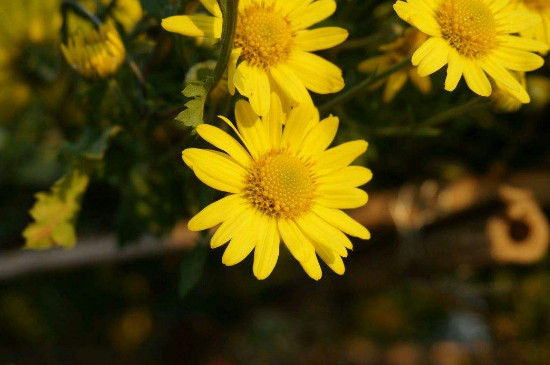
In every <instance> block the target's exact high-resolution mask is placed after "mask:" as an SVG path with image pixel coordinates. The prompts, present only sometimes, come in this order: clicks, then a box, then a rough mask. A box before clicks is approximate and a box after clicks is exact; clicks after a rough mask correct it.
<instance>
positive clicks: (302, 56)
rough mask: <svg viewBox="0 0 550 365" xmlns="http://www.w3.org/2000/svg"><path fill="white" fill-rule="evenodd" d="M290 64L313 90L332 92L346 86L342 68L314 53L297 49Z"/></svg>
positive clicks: (303, 81) (295, 72)
mask: <svg viewBox="0 0 550 365" xmlns="http://www.w3.org/2000/svg"><path fill="white" fill-rule="evenodd" d="M288 65H289V66H290V68H291V69H292V71H293V72H294V74H295V75H296V76H297V77H298V78H299V79H300V80H301V81H302V83H303V84H304V86H305V87H306V88H308V89H309V90H311V91H313V92H316V93H318V94H330V93H335V92H338V91H340V90H342V89H343V88H344V79H343V77H342V70H341V69H340V68H338V66H336V65H334V64H333V63H331V62H329V61H327V60H325V59H324V58H322V57H319V56H317V55H315V54H313V53H309V52H304V51H299V50H295V51H294V52H292V54H291V55H290V58H289V60H288Z"/></svg>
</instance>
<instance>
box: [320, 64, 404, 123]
mask: <svg viewBox="0 0 550 365" xmlns="http://www.w3.org/2000/svg"><path fill="white" fill-rule="evenodd" d="M410 63H411V58H410V57H408V58H405V59H404V60H402V61H399V62H398V63H396V64H394V65H392V66H391V67H390V68H388V69H386V70H384V71H382V72H380V73H379V74H371V75H369V77H368V78H367V79H365V80H363V81H361V82H360V83H358V84H357V85H355V86H352V87H350V88H349V89H347V90H344V91H343V92H342V93H341V94H339V95H337V96H336V97H335V98H333V99H332V100H329V101H328V102H326V103H325V104H323V105H321V107H320V108H319V111H320V112H321V113H326V112H328V111H330V110H332V108H334V107H335V106H336V105H339V104H342V103H345V102H347V101H349V100H351V99H353V98H354V97H355V96H356V95H357V94H359V93H361V92H364V91H365V90H366V89H367V88H368V87H370V86H372V85H373V84H374V83H376V82H378V81H380V80H382V79H384V78H386V77H388V76H389V75H391V74H393V73H394V72H396V71H399V70H401V69H402V68H404V67H406V66H408V65H410Z"/></svg>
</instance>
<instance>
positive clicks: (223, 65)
mask: <svg viewBox="0 0 550 365" xmlns="http://www.w3.org/2000/svg"><path fill="white" fill-rule="evenodd" d="M219 2H220V3H221V4H220V8H221V10H222V15H223V26H222V37H221V44H222V48H221V50H220V56H219V58H218V63H216V67H215V68H214V71H213V72H212V81H211V83H210V85H209V88H208V92H210V91H211V90H212V89H214V86H216V84H217V83H218V82H219V81H220V80H221V79H222V77H223V75H224V73H225V71H226V70H227V66H228V64H229V59H230V58H231V52H232V51H233V44H234V43H235V34H236V32H237V18H238V15H239V0H225V1H223V0H221V1H219Z"/></svg>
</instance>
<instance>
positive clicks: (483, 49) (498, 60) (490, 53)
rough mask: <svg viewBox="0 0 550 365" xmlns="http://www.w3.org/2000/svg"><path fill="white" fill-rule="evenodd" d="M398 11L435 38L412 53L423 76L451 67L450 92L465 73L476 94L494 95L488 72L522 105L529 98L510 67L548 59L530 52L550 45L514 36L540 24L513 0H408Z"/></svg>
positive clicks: (532, 65)
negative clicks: (512, 1)
mask: <svg viewBox="0 0 550 365" xmlns="http://www.w3.org/2000/svg"><path fill="white" fill-rule="evenodd" d="M394 9H395V11H396V12H397V14H398V15H399V16H400V17H401V18H402V19H403V20H405V21H406V22H408V23H409V24H411V25H413V26H414V27H416V28H418V29H419V30H421V31H422V32H424V33H426V34H427V35H428V36H430V37H429V38H428V40H427V41H426V42H424V43H423V44H422V46H420V48H418V50H417V51H416V52H415V53H414V55H413V57H412V63H413V65H415V66H418V74H419V75H420V76H427V75H430V74H432V73H434V72H436V71H437V70H439V69H440V68H442V67H443V66H445V65H448V67H447V79H446V80H445V90H448V91H452V90H454V89H455V88H456V86H457V84H458V82H459V81H460V79H461V78H462V75H464V79H465V80H466V83H467V84H468V87H469V88H470V89H471V90H472V91H473V92H475V93H476V94H479V95H481V96H489V95H491V91H492V86H491V82H490V81H489V79H488V78H487V75H489V76H490V77H491V78H492V79H493V80H495V81H496V82H499V83H500V84H501V85H502V87H503V88H505V89H506V90H507V91H509V92H510V93H511V94H512V95H514V96H515V97H516V98H517V99H518V100H520V101H521V102H522V103H528V102H529V100H530V99H529V95H528V94H527V92H526V91H525V88H524V87H523V86H521V84H520V83H519V82H518V81H517V80H516V79H515V78H514V77H513V76H512V75H511V74H510V70H512V71H533V70H535V69H537V68H539V67H541V66H542V65H543V63H544V60H543V59H542V58H541V57H540V56H538V55H536V54H534V53H531V52H542V51H545V50H547V49H548V46H547V45H546V44H544V43H542V42H538V41H535V40H531V39H526V38H522V37H518V36H515V35H512V34H513V33H517V32H520V31H522V30H524V29H528V28H530V27H532V26H534V25H536V24H537V22H538V21H539V19H537V17H535V16H533V15H532V14H529V13H528V12H526V11H520V10H518V9H517V8H516V7H515V6H514V5H513V3H511V1H510V0H408V1H397V2H396V3H395V5H394Z"/></svg>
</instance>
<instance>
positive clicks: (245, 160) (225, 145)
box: [196, 124, 251, 168]
mask: <svg viewBox="0 0 550 365" xmlns="http://www.w3.org/2000/svg"><path fill="white" fill-rule="evenodd" d="M196 130H197V133H198V134H199V136H201V137H202V138H203V139H204V140H205V141H207V142H209V143H210V144H212V145H214V146H216V147H218V148H219V149H220V150H222V151H225V152H227V153H228V154H229V156H231V157H233V159H234V160H235V161H237V163H239V164H240V165H241V166H243V167H244V168H247V167H248V165H249V164H250V162H251V158H250V155H249V154H248V152H246V150H245V149H244V148H243V146H242V145H241V144H240V143H239V142H237V141H236V140H235V138H233V137H231V136H230V135H229V134H227V133H226V132H224V131H222V130H221V129H219V128H217V127H214V126H212V125H209V124H201V125H199V126H198V127H197V129H196Z"/></svg>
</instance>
